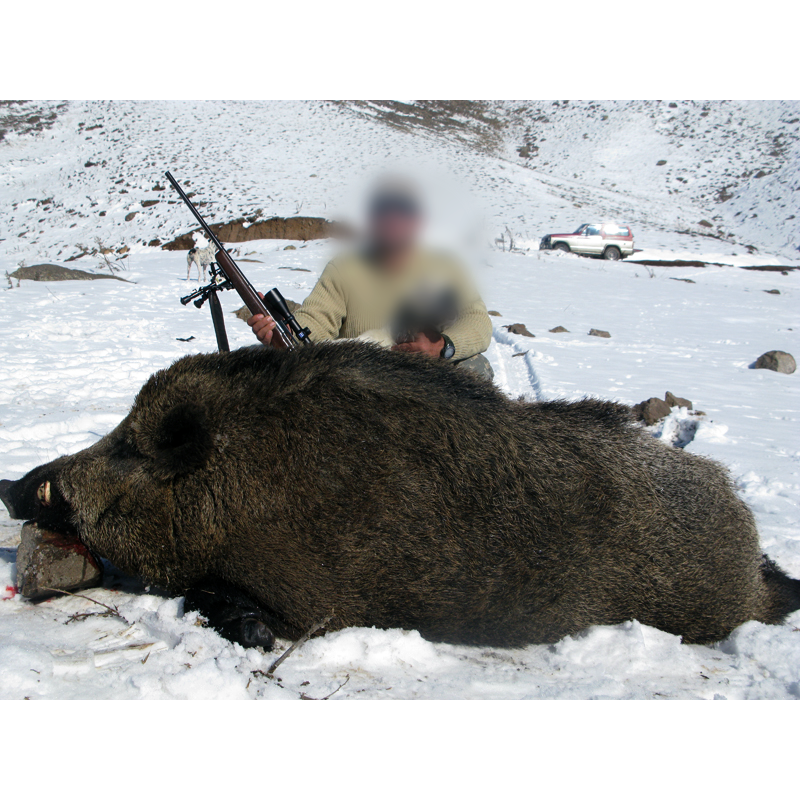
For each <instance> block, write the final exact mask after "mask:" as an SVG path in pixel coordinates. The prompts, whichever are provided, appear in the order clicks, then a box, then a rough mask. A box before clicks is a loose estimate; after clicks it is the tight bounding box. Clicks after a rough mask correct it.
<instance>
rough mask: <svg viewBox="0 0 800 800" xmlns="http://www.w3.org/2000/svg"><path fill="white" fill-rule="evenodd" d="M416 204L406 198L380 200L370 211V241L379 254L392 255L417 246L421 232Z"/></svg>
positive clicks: (384, 198)
mask: <svg viewBox="0 0 800 800" xmlns="http://www.w3.org/2000/svg"><path fill="white" fill-rule="evenodd" d="M420 222H421V220H420V213H419V209H418V208H417V207H416V204H415V203H414V202H413V201H412V200H409V199H408V198H404V197H383V198H378V199H377V200H376V201H375V202H374V203H373V205H372V208H371V209H370V217H369V236H370V241H371V243H372V245H373V247H375V248H376V249H377V250H378V251H379V252H381V253H384V254H387V255H391V254H395V253H399V252H402V251H405V250H407V249H408V248H409V247H411V246H412V245H414V244H415V242H416V240H417V236H418V235H419V230H420Z"/></svg>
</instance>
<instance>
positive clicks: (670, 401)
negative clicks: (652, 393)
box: [664, 392, 693, 411]
mask: <svg viewBox="0 0 800 800" xmlns="http://www.w3.org/2000/svg"><path fill="white" fill-rule="evenodd" d="M664 402H665V403H666V404H667V405H668V406H669V407H670V408H675V406H677V407H678V408H688V409H689V411H691V410H692V408H693V406H692V401H691V400H687V399H686V398H685V397H676V396H675V395H674V394H672V392H667V393H666V394H665V395H664Z"/></svg>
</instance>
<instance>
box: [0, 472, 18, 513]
mask: <svg viewBox="0 0 800 800" xmlns="http://www.w3.org/2000/svg"><path fill="white" fill-rule="evenodd" d="M13 487H14V481H0V500H2V501H3V505H4V506H5V507H6V510H7V511H8V515H9V516H10V517H11V519H19V517H18V516H17V513H16V512H15V511H14V503H13V501H12V500H11V490H12V488H13Z"/></svg>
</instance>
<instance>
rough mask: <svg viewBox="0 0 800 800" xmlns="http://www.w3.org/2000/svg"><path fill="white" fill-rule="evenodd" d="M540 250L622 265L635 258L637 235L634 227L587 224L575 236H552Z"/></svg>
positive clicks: (612, 223)
mask: <svg viewBox="0 0 800 800" xmlns="http://www.w3.org/2000/svg"><path fill="white" fill-rule="evenodd" d="M539 249H540V250H563V251H564V252H565V253H578V254H579V255H582V256H599V257H602V258H605V259H607V260H608V261H619V260H620V259H621V258H625V256H629V255H632V254H633V231H632V230H631V227H630V225H618V224H617V223H616V222H603V223H600V224H593V223H585V224H583V225H581V226H580V228H578V230H576V231H575V233H548V234H547V236H544V237H543V238H542V241H541V242H540V243H539Z"/></svg>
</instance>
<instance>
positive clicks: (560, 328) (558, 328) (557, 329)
mask: <svg viewBox="0 0 800 800" xmlns="http://www.w3.org/2000/svg"><path fill="white" fill-rule="evenodd" d="M548 333H569V331H568V330H567V329H566V328H565V327H564V326H563V325H556V327H555V328H550V330H549V331H548Z"/></svg>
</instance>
